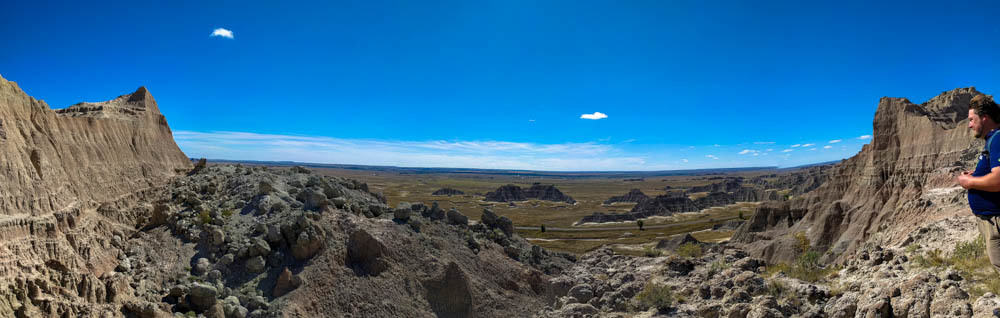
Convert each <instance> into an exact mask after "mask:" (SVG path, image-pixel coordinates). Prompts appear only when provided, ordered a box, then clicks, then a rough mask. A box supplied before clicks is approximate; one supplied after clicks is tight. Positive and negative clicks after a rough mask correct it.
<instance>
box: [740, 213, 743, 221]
mask: <svg viewBox="0 0 1000 318" xmlns="http://www.w3.org/2000/svg"><path fill="white" fill-rule="evenodd" d="M742 219H743V211H740V220H742Z"/></svg>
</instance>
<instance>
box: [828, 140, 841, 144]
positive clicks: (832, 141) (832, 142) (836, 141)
mask: <svg viewBox="0 0 1000 318" xmlns="http://www.w3.org/2000/svg"><path fill="white" fill-rule="evenodd" d="M841 141H842V140H840V139H834V140H830V143H831V144H835V143H838V142H841Z"/></svg>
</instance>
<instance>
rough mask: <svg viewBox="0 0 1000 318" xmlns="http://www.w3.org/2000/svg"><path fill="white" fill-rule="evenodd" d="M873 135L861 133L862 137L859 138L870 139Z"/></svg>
mask: <svg viewBox="0 0 1000 318" xmlns="http://www.w3.org/2000/svg"><path fill="white" fill-rule="evenodd" d="M871 137H872V135H861V137H858V139H861V140H865V139H869V138H871Z"/></svg>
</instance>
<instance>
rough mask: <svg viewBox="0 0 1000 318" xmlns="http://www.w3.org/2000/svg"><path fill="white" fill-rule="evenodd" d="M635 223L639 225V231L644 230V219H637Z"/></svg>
mask: <svg viewBox="0 0 1000 318" xmlns="http://www.w3.org/2000/svg"><path fill="white" fill-rule="evenodd" d="M635 224H637V225H639V231H642V230H643V229H642V224H643V222H642V220H638V221H636V222H635Z"/></svg>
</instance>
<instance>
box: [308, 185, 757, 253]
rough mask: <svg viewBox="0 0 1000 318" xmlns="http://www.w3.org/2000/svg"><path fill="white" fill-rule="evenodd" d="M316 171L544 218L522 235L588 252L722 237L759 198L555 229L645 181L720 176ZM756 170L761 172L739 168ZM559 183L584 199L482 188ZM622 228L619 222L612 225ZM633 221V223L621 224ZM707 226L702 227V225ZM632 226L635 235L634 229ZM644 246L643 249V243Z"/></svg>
mask: <svg viewBox="0 0 1000 318" xmlns="http://www.w3.org/2000/svg"><path fill="white" fill-rule="evenodd" d="M312 170H313V171H315V172H317V173H320V174H325V175H334V176H340V177H347V178H352V179H358V180H361V181H364V182H366V183H368V186H369V188H370V189H372V191H375V192H382V193H383V194H384V195H385V197H386V199H387V200H388V203H389V205H390V206H391V207H395V206H396V205H397V204H399V203H400V202H423V203H425V204H430V203H431V202H434V201H437V202H438V204H439V205H440V206H441V208H442V209H445V210H448V209H450V208H456V209H458V210H459V211H461V212H462V213H463V214H465V215H466V216H468V217H469V219H470V220H475V221H478V220H479V217H480V216H481V214H482V210H483V208H490V209H491V210H493V212H495V213H497V214H498V215H502V216H506V217H508V218H510V219H511V220H512V221H513V222H514V225H515V226H530V227H539V226H541V225H545V226H546V227H547V231H546V232H544V233H543V232H541V231H539V230H518V231H517V232H518V234H520V235H521V236H523V237H525V238H529V239H532V243H534V244H537V245H539V246H542V247H545V248H548V249H553V250H558V251H566V252H572V253H583V252H586V251H590V250H593V249H596V248H598V247H600V246H602V245H609V244H615V245H618V244H624V245H631V244H643V243H649V242H656V241H657V240H659V239H662V238H666V237H668V236H670V235H674V234H679V233H686V232H697V233H693V234H692V235H694V236H695V237H696V238H698V239H699V240H704V241H711V242H717V241H722V240H726V239H728V238H729V236H731V235H732V232H731V231H719V232H715V231H705V230H709V229H711V227H712V226H713V225H714V224H719V223H723V222H725V221H728V220H732V219H736V218H738V216H739V212H740V211H741V210H742V211H743V213H744V215H745V216H749V215H750V214H752V213H753V212H752V211H753V209H754V207H755V206H756V203H740V204H737V205H732V206H727V207H717V208H712V209H707V210H706V211H703V212H702V213H681V214H677V215H673V216H670V217H654V218H649V219H645V220H644V223H645V224H644V227H645V228H646V230H644V231H639V229H638V226H637V225H636V223H635V222H624V223H606V224H598V225H586V226H584V227H586V228H588V229H594V230H593V231H586V232H568V231H559V230H557V229H554V228H572V227H574V226H573V224H574V223H576V222H577V221H579V220H580V219H581V218H583V217H585V216H589V215H591V214H593V213H594V212H604V213H625V212H628V211H629V210H631V208H632V206H634V204H632V203H618V204H613V205H604V204H603V202H604V200H607V199H608V198H609V197H611V196H616V195H622V194H625V193H627V192H628V191H629V190H630V189H633V188H638V189H640V190H642V192H643V193H645V194H646V195H648V196H650V197H653V196H657V195H661V194H664V193H666V191H665V190H664V187H666V186H671V187H674V188H679V187H689V186H698V185H707V184H711V183H715V182H719V181H720V180H706V179H705V178H704V176H666V177H655V178H651V177H648V178H645V179H644V180H642V181H625V180H624V179H626V178H619V177H616V178H600V177H591V178H559V177H527V176H517V175H484V174H453V173H427V174H405V173H399V172H390V171H363V170H349V169H332V168H319V169H312ZM732 175H734V176H735V175H742V176H744V177H751V176H753V175H754V173H734V174H732ZM534 182H539V183H542V184H554V185H555V186H556V187H557V188H558V189H559V190H560V191H562V192H563V193H565V194H566V195H569V196H572V197H573V198H574V199H576V200H577V204H567V203H562V202H549V201H539V200H531V201H525V202H516V203H515V206H513V207H512V206H509V204H508V203H504V202H485V201H483V195H485V194H486V193H487V192H490V191H493V190H495V189H496V188H498V187H500V186H502V185H505V184H515V185H519V186H521V187H522V188H527V187H530V186H531V184H532V183H534ZM446 187H447V188H453V189H458V190H461V191H463V192H465V194H464V195H456V196H434V195H431V193H432V192H434V191H435V190H438V189H440V188H446ZM678 223H687V224H684V225H680V226H675V227H671V228H668V229H656V228H651V227H655V226H658V225H665V224H678ZM609 228H617V229H609ZM621 228H627V229H621ZM699 231H700V232H699ZM627 233H630V234H627ZM639 253H641V249H639Z"/></svg>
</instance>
